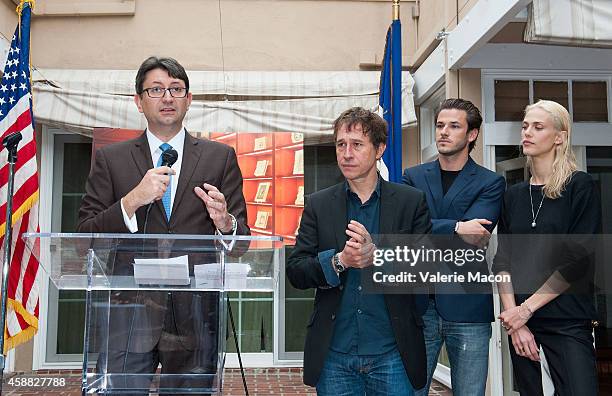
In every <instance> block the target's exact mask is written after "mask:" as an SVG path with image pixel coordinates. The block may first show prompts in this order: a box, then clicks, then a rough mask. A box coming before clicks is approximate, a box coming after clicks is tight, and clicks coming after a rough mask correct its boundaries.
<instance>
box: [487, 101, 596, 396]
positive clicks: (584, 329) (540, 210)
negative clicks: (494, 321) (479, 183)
mask: <svg viewBox="0 0 612 396" xmlns="http://www.w3.org/2000/svg"><path fill="white" fill-rule="evenodd" d="M570 136H571V120H570V116H569V113H568V112H567V110H566V109H565V108H564V107H563V106H561V105H560V104H558V103H556V102H553V101H549V100H540V101H539V102H537V103H535V104H532V105H530V106H527V108H526V109H525V117H524V119H523V125H522V129H521V146H522V149H523V153H524V154H525V155H526V156H527V166H528V168H529V171H530V173H531V178H530V180H529V181H526V182H523V183H519V184H516V185H514V186H512V187H511V188H509V189H508V191H507V192H506V195H505V197H504V203H503V209H502V217H501V219H500V222H499V228H498V232H499V234H500V238H502V239H500V248H499V250H498V254H497V256H496V258H495V265H494V271H495V272H496V273H499V274H510V275H511V279H512V282H510V283H499V284H498V286H499V292H500V297H501V300H502V305H503V308H502V310H503V312H502V313H501V315H500V316H499V318H500V320H501V323H502V326H503V327H504V328H506V329H507V331H508V335H509V338H510V342H511V344H512V346H511V347H510V354H511V357H512V366H513V368H514V373H515V377H516V379H517V385H518V388H519V391H520V393H521V395H529V396H533V395H542V394H543V391H542V377H541V369H540V355H539V352H540V348H542V349H543V350H544V354H545V356H546V360H547V362H548V365H549V367H550V371H551V377H552V380H553V383H554V385H555V392H556V393H555V394H556V395H560V396H563V395H595V394H597V373H596V363H595V351H594V348H593V337H592V326H591V320H592V319H595V318H596V311H595V308H594V303H593V297H592V294H589V293H587V292H584V290H585V289H577V288H576V287H575V286H576V285H577V284H583V286H584V282H585V279H587V278H588V275H589V271H588V270H587V269H588V268H589V260H590V257H589V256H588V254H583V253H584V252H581V251H579V250H580V248H579V247H578V248H577V247H576V246H579V244H577V243H576V242H575V241H576V240H577V239H579V238H581V237H579V236H578V235H581V236H584V235H585V234H596V233H599V232H600V229H601V205H600V202H599V195H598V193H597V190H596V186H595V183H594V181H593V179H592V178H591V177H590V176H589V175H588V174H586V173H584V172H580V171H577V167H576V160H575V158H574V155H573V153H572V150H571V145H570ZM503 234H514V235H512V237H510V238H508V239H511V241H509V242H508V243H505V241H504V235H503ZM541 234H555V236H554V238H551V237H550V236H547V235H541ZM559 234H560V235H559ZM568 234H577V235H575V236H572V237H570V238H565V237H563V235H568ZM519 240H520V242H519ZM567 241H569V242H567ZM513 245H514V248H508V247H509V246H513ZM517 245H518V246H517ZM568 246H569V247H568ZM575 253H578V254H575ZM509 257H511V259H509ZM585 260H586V261H585ZM589 284H590V283H589ZM570 288H571V290H569V289H570ZM577 290H580V291H577ZM515 293H516V294H515Z"/></svg>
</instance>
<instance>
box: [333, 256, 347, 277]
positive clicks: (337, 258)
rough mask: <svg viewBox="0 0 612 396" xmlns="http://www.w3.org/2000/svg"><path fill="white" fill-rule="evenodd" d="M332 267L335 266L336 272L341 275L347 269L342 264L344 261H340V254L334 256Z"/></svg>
mask: <svg viewBox="0 0 612 396" xmlns="http://www.w3.org/2000/svg"><path fill="white" fill-rule="evenodd" d="M332 265H333V266H334V270H336V272H337V273H341V272H344V271H345V270H346V267H345V266H344V264H342V261H340V253H337V254H334V256H333V257H332Z"/></svg>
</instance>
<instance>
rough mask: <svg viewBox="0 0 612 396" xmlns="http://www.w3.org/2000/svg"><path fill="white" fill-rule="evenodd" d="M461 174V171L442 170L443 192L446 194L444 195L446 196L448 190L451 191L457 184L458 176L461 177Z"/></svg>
mask: <svg viewBox="0 0 612 396" xmlns="http://www.w3.org/2000/svg"><path fill="white" fill-rule="evenodd" d="M459 172H461V171H460V170H458V171H447V170H444V169H440V175H441V176H442V192H443V193H444V195H446V193H447V192H448V190H450V188H451V186H452V185H453V183H454V182H455V179H456V178H457V176H459Z"/></svg>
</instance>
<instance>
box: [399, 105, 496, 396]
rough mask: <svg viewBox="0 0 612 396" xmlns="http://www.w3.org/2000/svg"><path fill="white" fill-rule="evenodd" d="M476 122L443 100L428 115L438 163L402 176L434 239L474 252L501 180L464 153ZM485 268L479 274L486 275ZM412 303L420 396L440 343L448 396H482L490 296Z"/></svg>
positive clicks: (472, 114)
mask: <svg viewBox="0 0 612 396" xmlns="http://www.w3.org/2000/svg"><path fill="white" fill-rule="evenodd" d="M481 123H482V116H481V115H480V110H478V108H477V107H476V106H474V104H472V102H470V101H467V100H463V99H447V100H445V101H443V102H442V103H441V105H440V110H438V113H437V114H436V147H437V149H438V160H436V161H433V162H429V163H426V164H422V165H419V166H415V167H413V168H410V169H407V170H406V171H404V177H403V181H404V183H406V184H408V185H410V186H413V187H416V188H418V189H419V190H421V191H423V192H425V196H426V197H427V205H428V206H429V210H430V211H431V217H432V223H433V233H434V234H447V235H452V234H453V233H455V234H457V235H458V237H460V238H461V239H463V240H464V241H465V242H467V243H469V244H472V245H477V246H482V245H484V244H486V242H487V241H488V238H489V236H490V233H491V231H493V228H495V225H496V224H497V219H498V218H499V214H500V211H501V203H502V198H503V195H504V191H505V189H506V183H505V181H504V178H503V177H501V176H499V175H497V174H496V173H494V172H491V171H490V170H488V169H485V168H483V167H482V166H479V165H477V164H476V163H475V162H474V160H472V158H471V157H470V155H469V153H470V151H472V149H473V148H474V145H475V144H476V139H477V138H478V133H479V130H480V124H481ZM488 271H489V270H488V268H486V267H485V268H482V269H480V272H481V273H488ZM437 291H438V292H437V293H435V292H434V293H432V294H431V295H430V296H420V298H417V308H418V310H419V313H420V314H421V315H423V320H424V322H425V329H424V331H425V343H426V345H427V370H428V376H427V386H426V387H425V388H424V389H423V390H421V391H419V393H418V395H419V396H426V395H427V392H428V390H429V384H430V383H431V378H432V376H433V373H434V371H435V368H436V366H437V362H438V355H439V354H440V349H441V348H442V344H446V351H447V353H448V357H449V360H450V369H451V382H452V384H453V394H454V395H455V396H463V395H466V396H479V395H482V396H484V393H485V387H486V382H487V372H488V363H489V339H490V338H491V322H492V321H493V319H494V318H493V298H492V296H491V294H471V295H470V294H464V295H456V294H449V293H448V292H446V293H444V292H441V291H440V290H437Z"/></svg>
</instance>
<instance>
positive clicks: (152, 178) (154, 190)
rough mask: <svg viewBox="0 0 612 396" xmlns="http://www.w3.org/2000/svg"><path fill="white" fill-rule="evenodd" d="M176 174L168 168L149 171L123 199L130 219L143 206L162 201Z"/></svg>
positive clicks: (163, 167)
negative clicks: (171, 179) (171, 176)
mask: <svg viewBox="0 0 612 396" xmlns="http://www.w3.org/2000/svg"><path fill="white" fill-rule="evenodd" d="M174 174H176V172H175V171H174V170H172V169H171V168H170V167H167V166H160V167H158V168H153V169H149V170H148V171H147V173H145V175H144V177H143V178H142V180H141V181H140V183H138V185H137V186H136V187H134V189H133V190H132V191H130V192H129V193H127V195H126V196H125V197H123V207H124V208H125V211H126V213H127V215H128V217H130V218H131V217H132V216H134V213H136V210H138V208H140V207H141V206H145V205H148V204H150V203H151V202H154V201H157V200H158V199H161V198H162V197H163V196H164V193H165V192H166V189H167V188H168V184H169V183H170V175H174Z"/></svg>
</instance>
